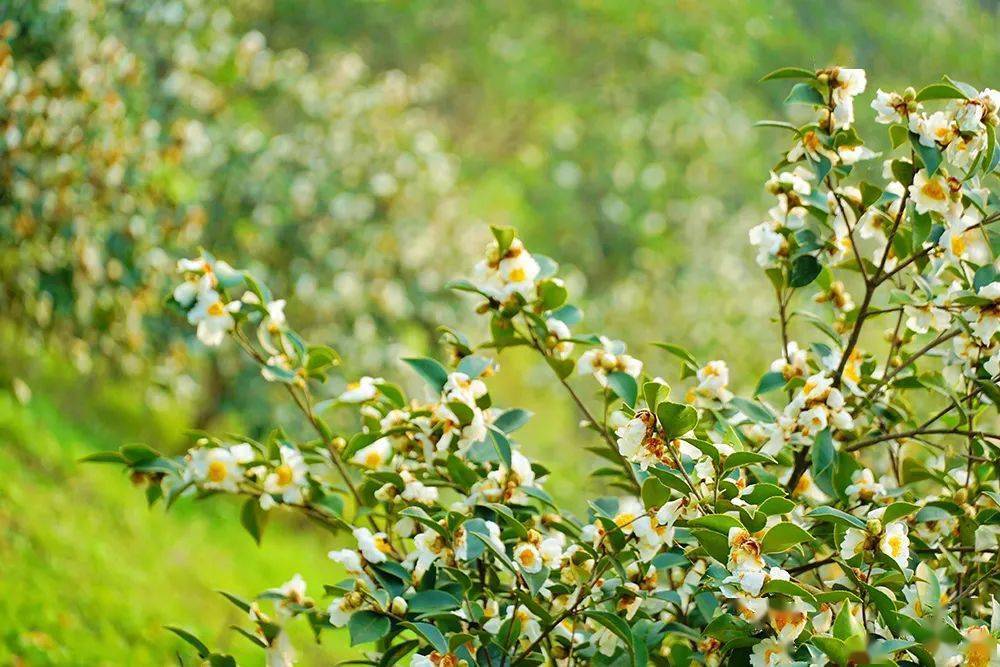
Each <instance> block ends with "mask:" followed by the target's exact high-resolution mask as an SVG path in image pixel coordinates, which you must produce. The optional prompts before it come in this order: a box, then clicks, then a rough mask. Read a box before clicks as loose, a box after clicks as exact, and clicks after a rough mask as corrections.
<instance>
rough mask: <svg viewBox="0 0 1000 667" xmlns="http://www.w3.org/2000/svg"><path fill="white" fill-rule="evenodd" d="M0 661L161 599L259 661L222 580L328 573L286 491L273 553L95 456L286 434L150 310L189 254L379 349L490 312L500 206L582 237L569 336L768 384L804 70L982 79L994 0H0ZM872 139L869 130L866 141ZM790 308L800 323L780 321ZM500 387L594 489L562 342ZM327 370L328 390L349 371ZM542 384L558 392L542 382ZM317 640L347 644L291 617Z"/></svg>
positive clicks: (540, 225)
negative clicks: (777, 165)
mask: <svg viewBox="0 0 1000 667" xmlns="http://www.w3.org/2000/svg"><path fill="white" fill-rule="evenodd" d="M0 21H3V22H4V23H3V24H2V27H0V33H2V34H0V37H2V41H0V100H2V101H3V105H2V108H0V281H2V282H0V341H2V345H0V383H2V386H3V387H4V389H5V390H4V391H3V393H0V469H2V470H3V474H2V476H0V562H2V563H3V566H2V568H0V662H3V663H4V664H7V663H8V662H12V663H14V664H28V665H49V664H58V665H76V664H87V665H117V664H151V665H153V664H156V665H158V664H176V660H175V658H174V657H173V656H174V652H175V651H176V650H177V649H178V648H179V644H178V642H177V641H175V640H174V639H173V638H172V637H171V636H170V635H169V634H168V633H166V632H165V631H164V630H163V629H162V626H163V625H164V624H178V625H182V626H184V627H187V628H189V629H191V630H193V631H195V632H197V633H198V634H199V635H200V636H202V637H203V638H205V639H208V640H210V641H211V643H212V645H213V646H214V647H217V648H225V649H227V650H230V651H232V652H233V653H234V654H235V655H237V656H238V657H240V658H245V659H246V662H247V664H262V656H260V655H258V654H256V653H255V652H254V651H253V649H252V648H251V647H250V645H249V643H246V642H245V641H244V640H242V639H240V638H239V637H238V636H237V635H236V634H235V633H233V632H232V631H229V630H227V629H226V628H227V626H228V625H229V624H231V623H234V622H239V620H240V619H239V618H238V616H239V615H238V614H237V613H236V612H235V609H234V608H233V607H231V606H229V605H227V604H226V603H225V602H224V601H223V600H222V598H220V597H218V596H217V595H216V594H215V593H214V592H213V591H214V590H216V589H221V588H224V589H227V590H230V591H233V592H236V593H240V594H244V595H247V596H249V595H252V594H254V593H256V592H259V591H260V590H263V589H264V588H267V587H270V586H275V585H277V584H280V583H281V582H283V581H285V580H287V579H289V578H291V576H292V575H293V574H294V573H296V572H301V573H302V574H303V575H304V576H306V578H307V580H308V581H309V582H310V583H311V585H312V586H313V587H314V589H313V590H312V592H313V593H316V594H318V593H319V590H320V586H321V584H322V583H323V582H324V581H327V582H329V581H333V580H335V579H336V578H337V576H338V574H337V573H336V572H335V571H334V570H333V568H332V567H331V566H330V565H328V561H326V559H325V554H326V552H327V551H328V550H329V549H330V548H332V547H334V546H336V543H335V541H334V540H333V539H332V538H331V537H330V536H328V535H321V534H317V533H315V532H314V531H313V530H312V529H311V527H310V526H307V525H304V524H297V523H296V522H294V521H293V520H291V518H290V517H281V520H276V521H273V522H272V526H271V527H270V529H269V530H270V532H269V534H268V535H267V536H266V539H265V541H264V544H263V546H262V547H260V548H258V547H256V546H254V545H253V543H252V541H251V540H250V538H249V537H248V536H247V535H246V534H244V533H243V532H242V531H241V529H240V527H239V525H238V521H237V511H238V510H237V506H236V505H234V504H229V503H227V502H225V501H218V502H214V503H204V504H199V505H197V506H193V505H192V504H190V503H183V502H182V503H180V504H179V506H178V507H177V508H176V509H175V510H173V511H172V512H171V513H170V514H164V512H163V510H162V508H159V507H157V508H154V509H152V510H147V509H146V507H145V505H144V502H143V499H142V497H141V493H140V492H139V491H138V490H135V489H132V488H131V487H130V485H129V482H128V480H127V479H125V478H123V477H122V476H121V475H120V474H118V473H117V472H116V471H112V470H110V469H105V468H102V467H100V466H96V465H95V466H83V465H80V464H78V463H77V459H79V458H80V457H81V456H84V455H86V454H88V453H91V452H93V451H96V450H102V449H110V448H114V447H117V446H119V445H120V444H123V443H126V442H145V443H147V444H150V445H151V446H154V447H156V448H159V449H162V450H167V451H180V450H182V449H183V448H185V447H186V446H187V444H188V443H189V439H188V438H189V437H188V436H187V435H185V431H186V430H187V429H191V428H210V429H213V430H218V431H239V432H244V433H248V434H251V435H253V434H257V433H260V431H261V430H262V429H264V428H266V427H267V426H268V425H269V424H273V423H275V422H279V423H284V424H286V425H288V426H289V427H290V428H293V429H294V423H291V422H290V420H291V419H292V418H293V415H292V413H291V412H290V411H285V410H283V409H282V408H281V407H280V406H279V407H269V405H275V404H277V401H272V400H270V399H271V398H274V397H270V396H269V395H268V394H267V392H266V387H261V386H260V385H261V383H260V382H259V378H257V377H256V376H255V373H254V372H253V371H252V369H249V368H248V367H247V366H246V365H245V364H242V363H241V362H240V360H239V358H238V356H237V355H236V354H235V353H234V351H233V350H225V349H224V350H221V351H220V352H219V353H218V354H214V353H213V354H206V353H205V351H204V350H203V349H201V348H200V347H199V346H198V345H197V344H196V343H194V342H193V341H192V340H191V337H190V335H189V332H188V331H187V327H186V326H185V325H184V324H183V323H181V322H178V321H177V320H176V318H175V317H174V316H172V315H171V314H169V313H167V312H165V310H164V309H163V307H162V303H163V298H164V297H165V296H166V294H167V293H168V292H167V290H168V285H169V283H170V281H171V279H172V275H171V274H172V271H173V265H174V263H175V261H176V259H177V258H179V257H183V256H190V255H193V254H196V253H197V251H198V248H199V247H202V246H203V247H206V248H209V249H211V251H212V252H213V253H215V254H216V255H217V256H220V257H222V258H225V259H227V260H229V261H230V262H231V263H233V264H234V265H236V266H240V267H246V268H250V269H253V270H254V271H256V272H258V273H259V274H261V275H262V276H264V277H265V279H266V281H267V282H268V283H269V284H270V285H271V287H272V288H273V289H274V290H275V291H276V292H277V293H278V294H283V295H287V297H288V299H289V302H290V303H289V309H288V312H289V314H290V317H291V318H292V320H293V321H294V322H295V323H297V324H298V323H301V325H302V329H304V330H305V331H306V332H308V334H309V335H310V336H312V337H313V338H315V339H316V340H318V341H322V342H328V343H330V344H332V345H333V346H334V347H336V348H337V349H338V350H340V351H341V352H342V354H343V355H344V357H345V363H344V368H343V376H342V379H341V380H340V381H339V382H340V383H341V384H343V382H345V381H346V380H347V379H353V378H355V377H357V376H359V375H361V374H372V375H375V374H386V375H390V374H391V375H393V376H396V377H403V378H404V379H411V378H409V376H406V375H405V371H404V370H402V369H401V368H400V367H399V365H398V363H397V362H396V359H398V357H399V356H401V355H404V354H409V353H422V354H438V353H439V352H440V350H439V348H438V346H437V335H436V333H435V326H436V325H437V324H438V323H442V324H448V325H451V326H454V327H456V328H458V329H460V330H462V331H464V332H465V333H467V334H469V335H470V337H471V338H473V339H474V340H476V339H478V338H479V337H480V336H481V331H482V329H481V326H482V324H483V323H482V322H476V321H475V319H474V318H473V317H471V316H470V313H469V311H470V309H471V306H472V304H471V303H470V302H469V301H467V300H465V299H464V298H462V297H460V296H457V295H455V294H452V293H448V292H446V291H444V290H442V285H443V284H444V283H445V282H446V281H447V280H448V279H451V278H455V277H458V276H461V275H463V274H464V273H466V272H468V271H469V270H470V268H471V266H472V265H473V264H474V263H475V261H476V260H477V258H478V256H479V254H480V253H481V251H482V248H483V246H484V244H485V242H486V239H487V236H488V230H487V226H486V224H487V223H500V224H511V225H514V226H516V227H518V229H519V230H520V231H521V233H522V236H523V237H524V238H525V240H526V242H527V245H528V247H529V248H530V249H532V250H534V251H537V252H541V253H543V254H547V255H550V256H552V257H554V258H556V259H557V260H559V261H560V262H561V263H562V265H563V273H564V274H565V276H566V277H567V280H568V283H569V285H570V287H571V291H572V292H573V293H574V294H576V295H579V298H578V299H577V302H578V303H580V305H581V306H583V307H584V310H585V312H586V315H587V318H586V320H585V325H584V326H582V327H580V328H581V330H584V331H600V332H602V333H607V334H609V335H611V336H613V337H617V338H622V339H624V340H626V341H627V342H628V343H629V344H630V351H632V352H633V353H635V354H636V355H637V356H640V357H641V358H643V359H644V360H645V361H646V363H647V368H648V369H649V370H650V371H652V372H656V373H660V374H663V375H664V376H665V377H667V379H668V380H672V379H674V377H675V365H674V364H673V363H671V362H670V360H669V359H668V358H665V357H664V356H663V354H664V353H662V352H657V351H655V348H652V347H651V346H649V345H648V343H649V342H650V341H656V340H670V341H672V342H677V343H680V344H683V345H685V346H687V347H689V348H690V349H691V350H692V351H694V352H695V353H696V354H697V355H698V356H700V357H702V358H716V357H722V358H725V359H726V360H727V361H728V362H729V364H730V367H731V368H732V371H733V382H734V385H735V388H737V389H743V390H744V391H747V390H748V388H752V386H753V384H754V383H755V382H756V379H757V378H758V377H759V375H760V373H761V372H762V370H763V367H764V365H765V364H766V363H768V362H769V361H770V360H771V359H773V358H774V357H776V356H777V355H778V353H779V349H778V348H779V346H778V345H777V344H776V343H775V342H774V341H775V329H774V323H773V321H772V320H771V310H772V306H771V304H772V301H771V298H770V288H769V287H768V283H767V281H766V279H765V278H764V276H763V274H762V273H760V272H759V271H758V270H757V268H756V266H755V264H754V262H753V254H752V252H751V251H750V249H749V248H748V246H747V242H746V238H747V230H748V229H749V228H750V227H751V226H752V225H754V224H756V223H757V222H759V220H760V219H762V216H763V215H764V214H765V211H766V207H767V202H766V199H765V197H764V195H763V193H762V187H761V186H762V183H763V181H764V180H765V179H766V177H767V172H768V167H769V166H770V165H772V164H773V163H774V162H775V161H776V159H777V156H778V155H779V153H781V152H782V151H783V150H786V149H787V147H786V146H785V145H784V143H783V142H784V141H785V137H784V136H781V135H778V134H776V133H774V131H773V130H766V129H755V128H753V127H752V125H753V123H754V122H755V121H756V120H759V119H763V118H776V119H785V118H786V115H787V111H786V110H785V109H783V108H782V106H781V100H782V98H783V96H784V94H785V92H786V91H785V89H786V86H782V85H781V84H780V82H779V83H771V84H759V83H758V82H757V81H758V79H759V78H760V77H761V76H762V75H764V74H766V73H767V72H768V71H771V70H772V69H775V68H777V67H780V66H785V65H795V66H803V67H810V68H811V67H819V66H825V65H829V64H841V65H849V66H854V67H863V68H865V69H867V70H868V76H869V85H868V91H867V93H866V94H865V95H863V96H862V98H861V99H859V107H858V116H859V124H860V126H861V127H860V129H861V130H862V134H864V133H865V131H868V132H875V131H876V130H875V128H874V127H873V123H872V122H871V120H870V116H869V114H867V113H866V111H865V110H866V109H867V104H868V101H869V100H870V98H871V97H872V96H873V94H874V91H875V89H876V88H883V89H891V88H894V87H903V86H905V85H909V84H913V85H917V86H919V85H922V84H925V83H928V82H930V81H933V80H935V79H937V78H938V77H939V76H940V75H941V74H943V73H948V74H950V75H952V76H954V77H955V78H958V79H960V80H964V81H969V82H971V83H973V84H976V85H979V86H988V85H993V86H994V87H995V86H996V85H997V83H998V82H997V81H996V75H997V74H998V68H997V65H996V63H997V62H1000V58H998V56H1000V45H998V42H997V40H996V39H995V36H996V34H997V31H998V28H1000V20H998V5H997V3H996V2H995V1H992V0H980V1H978V2H973V1H968V2H963V1H959V0H934V1H931V0H926V1H924V0H900V1H898V2H887V3H871V2H866V1H864V0H859V1H856V2H851V1H845V2H840V3H835V4H833V3H829V2H823V1H819V0H803V1H800V2H796V3H790V2H789V3H770V2H763V1H760V0H733V1H724V0H698V1H697V2H695V1H685V0H677V1H674V2H665V3H655V4H654V3H649V4H647V3H638V2H624V1H617V2H598V1H590V0H588V1H578V2H548V1H545V0H532V1H531V2H521V1H519V0H505V1H503V2H499V1H497V2H493V1H491V0H484V1H482V2H469V3H440V2H433V1H430V0H427V1H424V0H415V1H412V2H393V1H388V2H352V1H348V0H338V1H337V2H329V1H326V0H280V1H278V0H236V1H234V2H222V1H221V0H168V1H156V2H147V1H145V0H130V1H128V2H116V1H105V2H101V1H98V0H43V1H27V0H7V1H6V2H0ZM872 136H879V137H881V135H880V134H879V135H872ZM793 333H794V332H793ZM501 362H502V365H503V367H504V369H505V370H504V371H503V372H501V374H500V375H499V376H498V377H497V379H496V381H495V382H494V387H495V390H494V393H495V394H496V395H498V396H499V397H500V399H501V400H500V402H501V403H506V404H513V403H515V402H516V403H517V404H518V405H521V406H523V407H526V408H529V409H535V410H536V411H537V410H538V408H539V406H543V405H545V406H546V414H545V419H544V420H542V419H537V418H536V420H535V421H534V423H532V424H531V425H530V426H529V427H528V428H526V429H525V430H524V431H523V432H521V439H522V441H523V443H522V444H523V447H524V448H525V449H526V450H528V452H529V453H530V454H532V455H533V456H535V457H538V458H539V459H541V460H542V461H543V462H545V463H546V464H547V465H549V466H550V467H551V468H552V469H553V471H554V474H553V475H552V479H551V480H550V482H549V488H550V490H551V491H552V492H553V493H554V495H556V496H557V497H558V498H561V499H562V500H564V501H566V502H567V503H569V505H570V506H573V507H578V506H579V497H580V495H581V494H580V489H581V488H582V487H583V486H584V485H589V486H590V488H591V489H598V488H599V487H597V486H595V484H594V483H593V482H588V481H585V480H586V474H587V472H588V470H590V469H593V468H595V467H598V465H599V464H598V463H597V462H596V461H595V460H592V459H591V458H590V457H589V456H587V455H581V453H580V452H581V447H582V445H583V444H584V443H585V438H586V437H587V436H586V435H585V434H583V433H581V432H580V431H578V430H577V429H576V425H575V424H576V419H577V417H576V415H574V414H573V412H572V411H571V410H570V407H571V406H570V405H569V404H568V403H567V402H566V400H565V398H564V397H563V396H560V395H558V394H557V393H554V392H553V389H552V388H551V384H550V382H549V379H548V375H547V372H546V371H545V369H538V368H536V367H534V366H533V365H532V364H531V363H530V360H528V359H524V358H520V357H518V356H517V354H516V353H509V352H505V353H504V356H503V357H502V358H501ZM339 389H340V386H338V385H337V383H336V382H334V383H332V384H331V386H330V387H329V391H330V393H331V394H332V393H334V392H336V391H338V390H339ZM552 406H554V407H552ZM298 639H299V640H300V641H299V642H298V643H299V644H300V645H301V646H302V647H303V654H304V661H305V662H306V663H307V664H314V663H319V662H320V661H321V660H323V661H327V662H329V661H330V660H331V659H336V658H343V657H344V656H345V655H347V653H346V652H345V651H346V649H345V648H344V647H343V646H342V645H338V644H336V643H334V644H331V645H329V646H321V647H318V648H317V647H313V646H309V645H308V644H307V643H306V642H305V641H304V633H302V634H300V635H298Z"/></svg>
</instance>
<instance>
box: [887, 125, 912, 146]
mask: <svg viewBox="0 0 1000 667" xmlns="http://www.w3.org/2000/svg"><path fill="white" fill-rule="evenodd" d="M909 138H910V130H909V128H907V127H906V126H905V125H890V126H889V141H890V142H891V143H892V147H893V148H899V147H900V146H902V145H903V144H905V143H906V142H907V141H908V140H909Z"/></svg>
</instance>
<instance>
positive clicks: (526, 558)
mask: <svg viewBox="0 0 1000 667" xmlns="http://www.w3.org/2000/svg"><path fill="white" fill-rule="evenodd" d="M513 560H514V562H515V563H517V566H518V567H519V568H520V569H521V571H522V572H525V573H526V574H534V573H535V572H538V571H539V570H541V569H542V554H541V553H539V551H538V547H536V546H535V545H534V544H532V543H531V542H520V543H518V544H517V545H516V546H515V547H514V558H513Z"/></svg>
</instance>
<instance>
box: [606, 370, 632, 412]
mask: <svg viewBox="0 0 1000 667" xmlns="http://www.w3.org/2000/svg"><path fill="white" fill-rule="evenodd" d="M608 387H610V388H611V391H613V392H615V395H616V396H617V397H618V398H620V399H622V400H623V401H625V405H627V406H629V407H630V408H634V407H635V401H636V399H637V398H638V397H639V385H638V384H637V383H636V381H635V378H634V377H632V376H631V375H629V374H628V373H623V372H621V371H615V372H614V373H609V374H608Z"/></svg>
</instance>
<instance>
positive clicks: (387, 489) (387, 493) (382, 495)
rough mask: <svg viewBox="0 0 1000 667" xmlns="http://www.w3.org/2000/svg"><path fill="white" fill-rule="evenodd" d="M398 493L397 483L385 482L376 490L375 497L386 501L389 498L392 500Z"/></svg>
mask: <svg viewBox="0 0 1000 667" xmlns="http://www.w3.org/2000/svg"><path fill="white" fill-rule="evenodd" d="M397 493H398V491H397V490H396V485H395V484H383V485H382V486H381V487H379V489H378V490H377V491H376V492H375V498H376V499H377V500H381V501H383V502H385V501H387V500H392V499H393V498H395V497H396V494H397Z"/></svg>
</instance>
